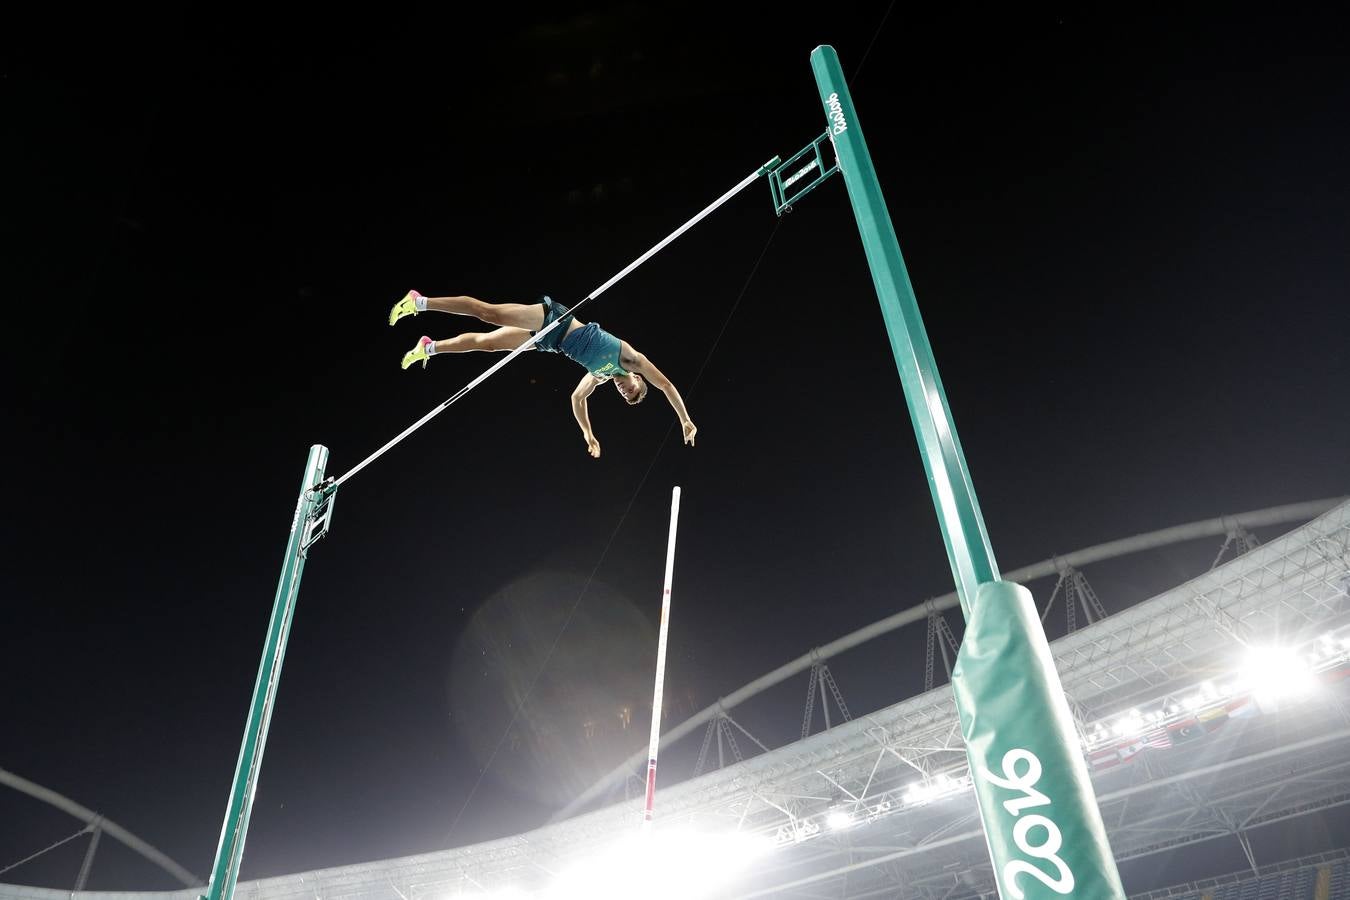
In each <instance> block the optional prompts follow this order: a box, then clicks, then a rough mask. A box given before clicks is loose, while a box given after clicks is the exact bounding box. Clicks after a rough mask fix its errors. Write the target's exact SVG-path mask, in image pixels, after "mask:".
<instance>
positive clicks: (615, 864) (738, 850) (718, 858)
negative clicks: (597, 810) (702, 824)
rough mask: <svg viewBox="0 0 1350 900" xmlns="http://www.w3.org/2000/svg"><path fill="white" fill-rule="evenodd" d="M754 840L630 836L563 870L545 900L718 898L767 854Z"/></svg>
mask: <svg viewBox="0 0 1350 900" xmlns="http://www.w3.org/2000/svg"><path fill="white" fill-rule="evenodd" d="M772 846H773V844H772V842H771V841H768V840H766V839H764V838H761V837H759V836H757V835H751V834H741V833H737V832H730V833H724V834H705V833H700V832H696V831H693V830H690V829H681V828H670V829H666V830H662V831H656V832H654V833H652V834H651V835H650V836H643V835H633V836H632V837H630V838H627V839H625V840H621V841H618V842H616V843H614V844H612V845H610V846H609V847H608V848H606V849H605V850H604V851H602V852H600V853H598V854H596V855H595V856H593V857H591V858H589V859H584V860H581V861H579V862H577V863H576V864H575V865H573V866H571V867H569V868H568V869H566V870H565V871H564V872H563V873H562V874H561V875H559V876H558V878H557V879H556V880H555V881H554V883H553V884H552V885H551V886H550V888H549V890H547V891H545V892H544V893H543V894H542V895H541V896H543V897H547V898H549V900H606V898H614V900H620V898H623V900H628V898H630V897H633V896H639V895H640V896H642V897H643V898H649V900H657V898H659V900H665V898H670V900H677V898H686V897H688V898H696V897H712V896H720V895H721V893H722V892H723V891H724V888H725V887H726V885H727V884H728V882H730V881H732V880H733V879H735V878H736V877H737V876H738V875H739V874H740V873H741V872H742V871H743V870H744V869H746V868H747V867H748V866H750V865H751V864H753V863H754V862H755V861H756V860H757V859H759V857H761V856H762V855H763V854H765V853H767V852H768V851H769V850H770V849H772Z"/></svg>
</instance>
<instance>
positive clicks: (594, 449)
mask: <svg viewBox="0 0 1350 900" xmlns="http://www.w3.org/2000/svg"><path fill="white" fill-rule="evenodd" d="M599 383H600V382H599V381H596V380H595V377H594V376H593V375H591V373H590V372H587V373H586V374H585V375H582V376H581V383H580V384H578V385H577V387H576V390H574V391H572V415H574V416H576V417H577V424H578V425H580V426H581V436H582V437H584V438H585V439H586V452H587V453H589V454H590V455H591V456H593V457H595V458H596V459H599V458H600V442H599V441H598V440H596V439H595V432H594V431H592V430H591V414H590V413H589V412H588V411H587V409H586V398H587V397H589V396H590V395H591V394H592V393H593V392H594V391H595V386H596V385H597V384H599Z"/></svg>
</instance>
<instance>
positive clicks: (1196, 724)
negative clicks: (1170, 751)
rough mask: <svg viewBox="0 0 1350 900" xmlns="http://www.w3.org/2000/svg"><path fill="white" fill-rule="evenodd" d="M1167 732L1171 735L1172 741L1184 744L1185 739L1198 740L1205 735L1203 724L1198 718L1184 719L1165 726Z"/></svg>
mask: <svg viewBox="0 0 1350 900" xmlns="http://www.w3.org/2000/svg"><path fill="white" fill-rule="evenodd" d="M1167 733H1168V734H1169V735H1171V736H1172V741H1173V742H1174V743H1177V744H1184V743H1185V742H1186V741H1194V740H1199V739H1200V738H1202V737H1204V736H1205V726H1204V725H1201V724H1200V720H1199V719H1186V720H1184V721H1181V722H1178V723H1176V724H1175V725H1169V726H1168V727H1167Z"/></svg>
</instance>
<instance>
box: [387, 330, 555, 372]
mask: <svg viewBox="0 0 1350 900" xmlns="http://www.w3.org/2000/svg"><path fill="white" fill-rule="evenodd" d="M529 339H530V333H529V332H528V331H526V330H525V329H524V328H509V327H507V328H498V329H497V330H496V331H482V332H477V331H475V332H469V333H468V334H461V335H458V336H457V337H452V338H449V339H448V340H444V341H433V340H432V339H431V338H429V337H422V338H419V339H418V341H417V346H416V347H413V348H412V349H411V350H409V351H408V352H407V353H405V354H403V368H405V369H406V368H408V367H409V366H411V365H414V364H416V363H421V364H422V368H424V369H425V368H426V365H427V360H428V359H430V358H431V357H432V356H434V355H435V354H437V353H468V352H469V351H470V350H514V349H516V348H517V347H519V346H520V345H521V344H523V343H525V342H526V341H528V340H529Z"/></svg>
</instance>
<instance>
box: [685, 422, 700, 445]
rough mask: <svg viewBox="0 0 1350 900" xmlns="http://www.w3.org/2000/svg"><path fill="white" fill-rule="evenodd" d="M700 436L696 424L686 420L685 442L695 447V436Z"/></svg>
mask: <svg viewBox="0 0 1350 900" xmlns="http://www.w3.org/2000/svg"><path fill="white" fill-rule="evenodd" d="M696 434H698V426H697V425H695V424H694V420H693V419H686V420H685V422H684V442H685V443H686V444H688V445H689V446H690V447H692V446H694V435H696Z"/></svg>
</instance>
